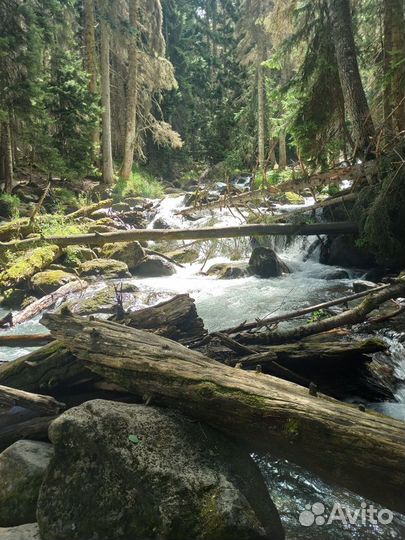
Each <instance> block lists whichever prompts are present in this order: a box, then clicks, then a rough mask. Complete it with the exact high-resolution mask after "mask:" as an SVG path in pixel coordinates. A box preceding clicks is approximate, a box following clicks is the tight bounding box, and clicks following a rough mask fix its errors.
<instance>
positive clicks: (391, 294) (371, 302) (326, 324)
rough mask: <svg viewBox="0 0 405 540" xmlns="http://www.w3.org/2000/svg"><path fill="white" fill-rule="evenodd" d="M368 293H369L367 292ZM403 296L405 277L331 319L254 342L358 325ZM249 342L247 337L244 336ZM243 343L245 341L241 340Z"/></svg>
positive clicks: (271, 341) (272, 333)
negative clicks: (380, 308) (384, 304)
mask: <svg viewBox="0 0 405 540" xmlns="http://www.w3.org/2000/svg"><path fill="white" fill-rule="evenodd" d="M368 292H369V293H370V291H368ZM402 296H405V277H404V278H400V279H398V280H397V282H396V283H394V284H392V285H389V286H387V287H385V288H382V290H381V289H380V290H379V291H377V292H374V293H373V292H371V294H368V295H367V297H366V298H365V299H364V300H363V301H362V302H361V304H359V305H358V306H356V307H354V308H353V309H349V310H347V311H344V312H343V313H339V315H335V316H333V317H328V318H327V319H322V320H320V321H317V322H313V323H308V324H304V325H302V326H298V327H296V328H292V329H288V330H273V331H270V332H267V333H265V334H262V336H255V338H256V339H255V342H256V343H257V342H260V343H265V344H267V345H270V344H276V343H286V342H291V341H297V340H299V339H302V338H304V337H307V336H312V335H314V334H319V333H321V332H327V331H328V330H332V329H333V328H339V327H341V326H347V325H353V324H359V323H361V322H364V321H365V320H366V319H367V315H368V314H369V313H371V312H372V311H374V310H375V309H377V308H378V307H379V306H380V305H381V304H383V303H384V302H387V301H388V300H391V299H393V298H399V297H402ZM245 337H246V339H247V340H248V342H249V335H246V336H245ZM242 341H243V342H244V343H245V340H244V339H243V340H242Z"/></svg>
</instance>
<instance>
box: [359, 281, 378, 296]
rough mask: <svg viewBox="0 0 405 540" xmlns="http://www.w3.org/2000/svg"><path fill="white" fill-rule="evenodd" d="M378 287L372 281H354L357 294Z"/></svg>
mask: <svg viewBox="0 0 405 540" xmlns="http://www.w3.org/2000/svg"><path fill="white" fill-rule="evenodd" d="M376 287H377V284H376V283H373V282H372V281H367V280H365V279H358V280H357V281H353V291H354V292H355V293H359V292H363V291H369V290H370V289H375V288H376Z"/></svg>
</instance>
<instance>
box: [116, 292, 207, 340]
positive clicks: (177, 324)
mask: <svg viewBox="0 0 405 540" xmlns="http://www.w3.org/2000/svg"><path fill="white" fill-rule="evenodd" d="M113 320H115V317H114V318H113ZM118 320H119V322H121V323H123V324H125V325H127V326H131V327H132V328H138V329H139V330H149V331H152V332H155V333H156V334H159V335H161V336H164V337H167V338H170V339H173V340H175V341H179V342H180V343H190V342H191V341H195V340H198V339H201V338H203V336H205V335H206V333H207V331H206V330H205V328H204V321H203V320H202V319H201V318H200V317H199V316H198V314H197V309H196V307H195V303H194V300H193V299H192V298H190V296H189V295H188V294H180V295H178V296H175V297H174V298H171V299H170V300H166V301H165V302H161V303H160V304H157V305H155V306H151V307H147V308H145V309H141V310H138V311H133V312H130V313H126V314H125V315H124V316H123V317H120V318H119V319H118Z"/></svg>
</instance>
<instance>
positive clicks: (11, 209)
mask: <svg viewBox="0 0 405 540" xmlns="http://www.w3.org/2000/svg"><path fill="white" fill-rule="evenodd" d="M20 205H21V201H20V199H19V198H18V197H17V195H11V194H10V193H1V194H0V217H5V218H12V219H16V218H18V214H19V212H18V209H19V207H20Z"/></svg>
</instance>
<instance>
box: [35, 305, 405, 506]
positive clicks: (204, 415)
mask: <svg viewBox="0 0 405 540" xmlns="http://www.w3.org/2000/svg"><path fill="white" fill-rule="evenodd" d="M42 322H43V323H44V324H45V325H46V326H47V327H48V328H49V329H50V330H51V333H52V334H53V335H54V336H55V337H56V338H57V339H59V340H60V341H62V342H63V344H64V345H65V346H66V347H68V349H69V350H71V351H72V352H73V353H74V354H76V355H77V357H78V358H80V359H81V360H82V361H83V362H85V365H86V366H87V367H88V368H89V369H90V370H92V371H94V372H95V373H97V374H99V375H101V376H102V377H104V378H105V379H106V380H108V381H111V382H114V383H116V384H118V385H119V386H121V387H123V388H126V389H127V390H128V391H130V392H133V393H134V394H136V395H137V396H149V397H151V396H152V397H153V399H154V400H155V401H157V402H158V403H160V404H163V405H166V406H170V407H174V408H177V409H180V410H182V411H184V412H185V413H187V414H190V415H192V416H193V417H195V418H197V419H199V420H202V421H206V422H207V423H209V424H211V425H213V426H214V427H216V428H219V429H222V430H224V431H225V432H226V433H229V434H231V435H232V437H239V438H241V439H243V440H244V441H245V442H246V443H247V444H248V445H249V447H250V449H251V450H256V451H258V450H259V451H263V450H265V451H271V452H272V453H274V454H276V455H278V456H282V457H284V458H287V459H290V460H291V461H294V462H296V463H298V464H300V465H302V466H303V467H305V468H307V469H309V470H312V471H313V472H315V473H316V474H319V475H320V476H321V477H322V478H324V479H325V480H326V481H329V482H334V483H338V484H340V485H343V486H344V487H346V488H348V489H351V490H353V491H355V492H357V493H359V494H361V495H362V496H364V497H366V498H369V499H371V500H375V501H377V502H379V503H380V504H382V505H384V506H386V507H388V508H391V509H393V510H397V511H400V512H401V511H402V512H403V511H405V499H404V497H403V496H402V495H403V486H404V480H405V460H404V450H405V446H404V437H403V435H404V427H405V425H404V423H403V422H400V421H398V420H394V419H392V418H388V417H385V416H383V415H380V414H377V413H374V412H373V413H370V412H362V411H359V409H358V408H357V407H355V406H352V405H349V404H347V403H341V402H339V401H335V400H334V399H331V398H327V397H326V396H323V395H318V396H316V397H315V396H312V395H310V394H309V393H308V390H307V389H305V388H302V387H300V386H297V385H295V384H293V383H289V382H286V381H283V380H281V379H277V378H274V377H272V376H270V375H264V374H262V373H255V372H246V371H244V370H241V369H236V368H231V367H229V366H224V365H222V364H220V363H218V362H216V361H214V360H211V359H209V358H208V357H206V356H204V355H202V354H200V353H197V352H196V351H191V350H189V349H187V348H185V347H184V346H182V345H180V344H179V343H175V342H173V341H170V340H167V339H165V338H162V337H160V336H157V335H155V334H151V333H147V332H144V331H142V330H135V329H133V328H125V327H123V326H122V325H120V324H116V323H112V322H105V321H97V320H88V319H83V318H81V317H78V316H73V315H70V314H60V315H58V314H52V315H51V314H48V315H45V316H44V317H43V319H42ZM383 488H384V489H383Z"/></svg>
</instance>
